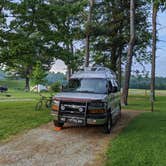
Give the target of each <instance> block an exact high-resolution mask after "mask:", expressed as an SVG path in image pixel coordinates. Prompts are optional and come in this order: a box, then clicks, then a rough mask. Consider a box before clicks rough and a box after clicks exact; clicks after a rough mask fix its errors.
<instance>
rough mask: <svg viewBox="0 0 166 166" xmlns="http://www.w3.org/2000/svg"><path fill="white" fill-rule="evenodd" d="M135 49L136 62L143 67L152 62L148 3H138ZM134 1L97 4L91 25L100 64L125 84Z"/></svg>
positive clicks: (93, 48)
mask: <svg viewBox="0 0 166 166" xmlns="http://www.w3.org/2000/svg"><path fill="white" fill-rule="evenodd" d="M135 8H136V13H135V24H136V25H135V29H136V31H135V33H136V40H135V47H134V51H133V57H134V60H135V61H137V62H139V63H142V62H143V61H150V54H149V53H148V52H147V47H148V46H149V45H150V39H151V36H150V30H149V27H150V25H149V21H148V16H149V11H150V10H149V8H148V6H146V3H145V1H142V0H140V1H137V2H135ZM129 9H130V1H128V0H127V1H121V0H112V1H100V2H98V3H97V2H95V3H94V7H93V22H92V24H91V27H92V32H91V50H93V51H92V52H93V53H94V54H93V56H92V57H93V60H94V61H95V63H96V64H100V65H104V66H106V67H108V68H110V69H112V70H113V71H115V72H116V73H117V75H118V80H119V82H120V83H121V72H122V69H121V64H123V66H124V65H125V64H126V61H127V55H126V54H127V53H126V52H127V46H128V41H129V39H130V38H129V34H130V32H129V30H130V27H129V25H130V19H129V17H128V15H129Z"/></svg>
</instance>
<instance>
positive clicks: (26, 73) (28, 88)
mask: <svg viewBox="0 0 166 166" xmlns="http://www.w3.org/2000/svg"><path fill="white" fill-rule="evenodd" d="M30 73H31V66H28V67H27V68H26V72H25V91H30V83H29V82H30V78H29V76H30Z"/></svg>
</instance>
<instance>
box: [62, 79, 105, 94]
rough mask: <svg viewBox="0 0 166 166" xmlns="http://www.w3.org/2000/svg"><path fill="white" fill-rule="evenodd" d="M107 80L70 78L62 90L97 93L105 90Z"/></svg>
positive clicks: (102, 92)
mask: <svg viewBox="0 0 166 166" xmlns="http://www.w3.org/2000/svg"><path fill="white" fill-rule="evenodd" d="M106 87H107V80H106V79H99V78H83V79H71V80H69V83H68V85H67V86H66V87H65V88H64V90H63V91H65V92H66V91H67V92H81V93H99V94H105V93H106V92H107V88H106Z"/></svg>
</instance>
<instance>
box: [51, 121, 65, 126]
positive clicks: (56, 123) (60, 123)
mask: <svg viewBox="0 0 166 166" xmlns="http://www.w3.org/2000/svg"><path fill="white" fill-rule="evenodd" d="M53 123H54V126H55V127H63V125H64V123H62V122H59V121H57V120H54V121H53Z"/></svg>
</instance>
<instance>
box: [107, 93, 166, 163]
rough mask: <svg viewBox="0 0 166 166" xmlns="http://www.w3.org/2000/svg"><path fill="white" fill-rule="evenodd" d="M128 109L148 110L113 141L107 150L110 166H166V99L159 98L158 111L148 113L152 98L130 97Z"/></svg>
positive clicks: (157, 100) (156, 108) (156, 106)
mask: <svg viewBox="0 0 166 166" xmlns="http://www.w3.org/2000/svg"><path fill="white" fill-rule="evenodd" d="M125 109H130V110H146V111H147V112H146V113H143V114H141V115H140V116H138V117H137V118H135V119H134V120H133V121H132V122H131V123H130V124H129V125H128V127H126V128H125V129H124V130H123V131H122V133H121V134H120V135H119V136H118V137H117V138H116V139H114V140H113V141H112V142H111V143H110V145H109V147H108V151H107V161H106V165H107V166H110V165H111V166H165V165H166V96H163V95H161V96H157V98H156V103H155V112H154V113H151V112H148V111H149V110H150V107H149V97H145V96H144V95H142V94H139V95H138V94H137V95H133V94H132V95H131V96H130V97H129V105H128V106H127V107H125Z"/></svg>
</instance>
